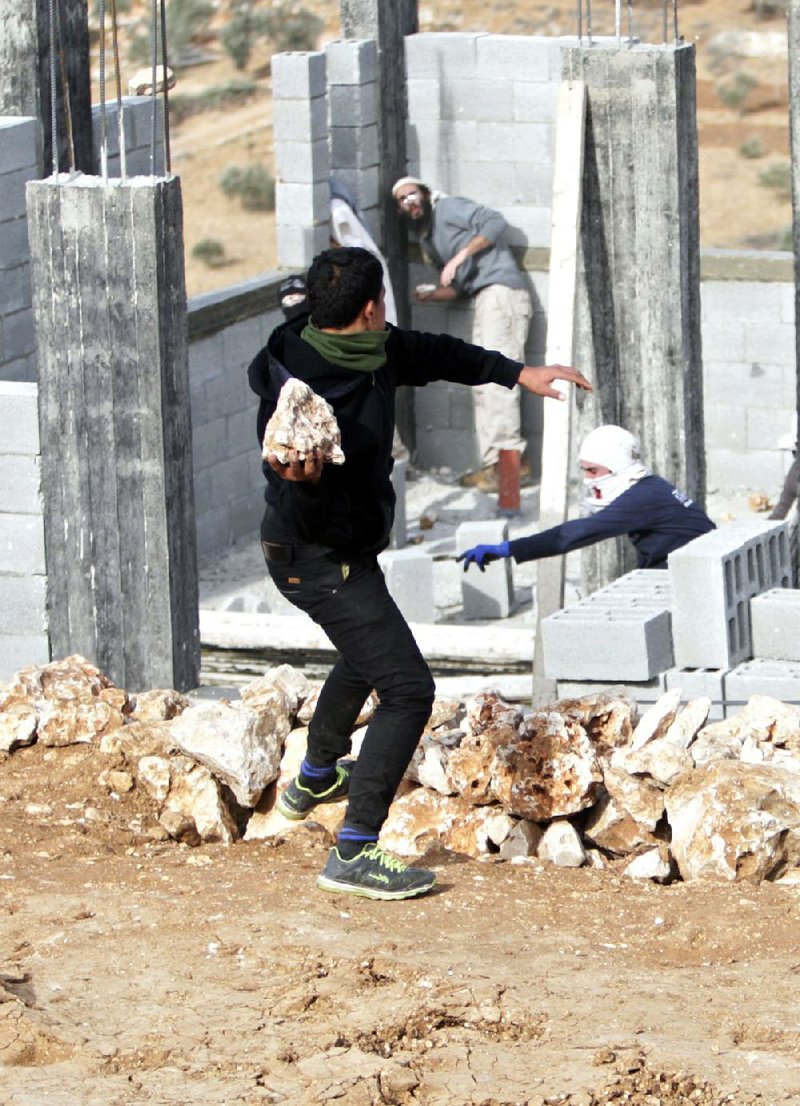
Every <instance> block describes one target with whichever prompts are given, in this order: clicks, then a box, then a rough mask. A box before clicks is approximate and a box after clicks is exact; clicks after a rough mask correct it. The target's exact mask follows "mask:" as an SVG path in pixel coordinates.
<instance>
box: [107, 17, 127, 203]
mask: <svg viewBox="0 0 800 1106" xmlns="http://www.w3.org/2000/svg"><path fill="white" fill-rule="evenodd" d="M110 2H111V43H112V47H113V50H114V77H115V81H116V87H117V142H118V144H119V175H120V178H121V180H122V183H123V184H124V183H125V182H126V181H127V179H128V159H127V154H128V151H127V150H126V148H125V147H126V143H125V118H124V115H123V107H122V76H121V69H120V64H119V36H118V33H117V0H110Z"/></svg>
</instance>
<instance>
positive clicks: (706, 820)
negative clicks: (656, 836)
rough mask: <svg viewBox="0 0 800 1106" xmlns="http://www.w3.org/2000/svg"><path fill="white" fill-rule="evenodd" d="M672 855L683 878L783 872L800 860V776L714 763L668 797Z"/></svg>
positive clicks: (766, 766)
mask: <svg viewBox="0 0 800 1106" xmlns="http://www.w3.org/2000/svg"><path fill="white" fill-rule="evenodd" d="M665 801H666V809H667V816H668V819H669V824H670V826H671V828H672V841H671V848H672V855H673V857H674V859H675V861H676V863H677V865H678V868H679V869H680V874H681V876H682V877H683V879H685V880H690V879H713V880H730V881H740V880H750V881H752V882H754V883H758V882H759V881H760V880H762V879H771V878H775V877H777V876H779V875H781V874H782V873H783V872H784V871H785V870H786V869H787V868H794V867H796V866H797V865H798V861H800V776H798V774H797V773H795V772H788V771H787V770H786V769H785V768H782V767H780V766H779V765H771V764H762V765H751V764H742V763H741V762H739V761H732V760H718V761H712V762H711V763H709V764H705V765H703V766H702V767H700V768H697V769H695V771H693V772H689V773H687V774H686V775H685V776H683V777H682V778H681V779H680V780H678V781H677V782H676V783H675V784H674V785H673V787H672V788H670V790H669V791H668V792H667V795H666V800H665Z"/></svg>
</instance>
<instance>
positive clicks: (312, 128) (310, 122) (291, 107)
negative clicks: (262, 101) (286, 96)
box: [272, 96, 328, 143]
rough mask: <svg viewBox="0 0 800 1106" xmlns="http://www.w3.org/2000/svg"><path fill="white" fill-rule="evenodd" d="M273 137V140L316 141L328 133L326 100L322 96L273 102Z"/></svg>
mask: <svg viewBox="0 0 800 1106" xmlns="http://www.w3.org/2000/svg"><path fill="white" fill-rule="evenodd" d="M272 125H273V137H274V140H275V142H276V143H277V142H316V141H317V139H319V138H326V137H327V134H328V101H327V98H326V97H324V96H317V97H316V98H315V99H313V100H280V99H277V98H276V99H275V101H274V103H273V124H272Z"/></svg>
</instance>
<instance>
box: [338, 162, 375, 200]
mask: <svg viewBox="0 0 800 1106" xmlns="http://www.w3.org/2000/svg"><path fill="white" fill-rule="evenodd" d="M336 176H337V177H338V179H339V180H340V181H341V182H342V184H343V185H344V186H345V187H346V188H349V189H350V191H351V192H352V194H353V196H354V197H355V199H356V202H357V203H358V206H359V207H360V208H361V210H362V211H368V210H369V209H370V208H371V207H377V206H378V204H379V202H382V201H383V197H382V196H381V194H380V190H379V187H378V171H377V166H376V167H370V168H366V169H347V168H345V167H344V166H342V165H337V166H336Z"/></svg>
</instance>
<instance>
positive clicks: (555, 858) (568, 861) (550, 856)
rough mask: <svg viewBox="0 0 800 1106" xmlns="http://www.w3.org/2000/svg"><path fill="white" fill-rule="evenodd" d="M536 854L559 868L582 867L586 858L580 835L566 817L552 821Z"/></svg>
mask: <svg viewBox="0 0 800 1106" xmlns="http://www.w3.org/2000/svg"><path fill="white" fill-rule="evenodd" d="M536 855H537V856H538V857H539V859H540V860H549V861H550V863H551V864H556V865H557V866H558V867H559V868H580V867H581V865H582V864H583V863H584V861H585V860H586V853H585V852H584V848H583V845H582V844H581V839H580V835H579V833H578V831H577V830H576V829H575V827H574V826H573V825H572V823H571V822H568V821H566V819H559V820H558V821H556V822H551V823H550V825H549V826H548V827H547V829H546V830H545V831H544V835H543V837H542V840H541V841H540V842H539V848H538V849H537V850H536Z"/></svg>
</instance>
